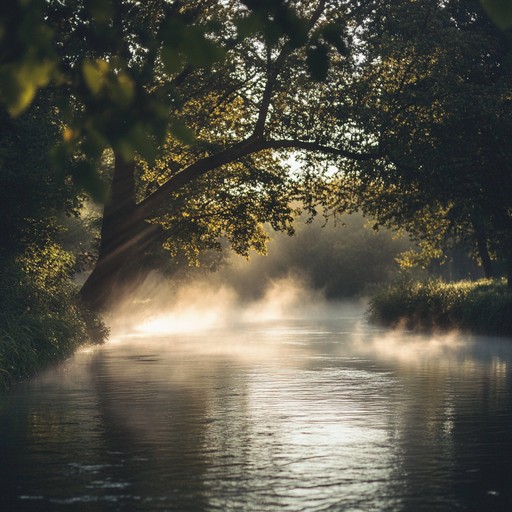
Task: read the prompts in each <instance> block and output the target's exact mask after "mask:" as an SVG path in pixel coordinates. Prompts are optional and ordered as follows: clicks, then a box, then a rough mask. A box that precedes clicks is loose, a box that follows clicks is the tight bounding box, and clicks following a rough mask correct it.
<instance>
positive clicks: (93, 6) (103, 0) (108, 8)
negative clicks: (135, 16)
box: [86, 0, 114, 24]
mask: <svg viewBox="0 0 512 512" xmlns="http://www.w3.org/2000/svg"><path fill="white" fill-rule="evenodd" d="M86 6H87V10H88V11H89V14H90V15H91V17H92V18H93V19H94V21H96V22H97V23H100V24H106V23H108V22H109V21H110V20H111V19H112V17H113V16H114V6H113V5H112V1H111V0H87V3H86Z"/></svg>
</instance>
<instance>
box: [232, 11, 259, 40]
mask: <svg viewBox="0 0 512 512" xmlns="http://www.w3.org/2000/svg"><path fill="white" fill-rule="evenodd" d="M264 23H265V22H264V20H263V19H262V17H261V16H260V15H259V14H257V13H255V12H251V13H250V14H249V15H247V16H244V17H243V18H239V19H238V20H236V21H235V25H236V30H237V32H238V35H239V36H240V37H242V38H244V37H247V36H250V35H252V34H256V33H257V32H259V31H260V30H262V28H263V26H264Z"/></svg>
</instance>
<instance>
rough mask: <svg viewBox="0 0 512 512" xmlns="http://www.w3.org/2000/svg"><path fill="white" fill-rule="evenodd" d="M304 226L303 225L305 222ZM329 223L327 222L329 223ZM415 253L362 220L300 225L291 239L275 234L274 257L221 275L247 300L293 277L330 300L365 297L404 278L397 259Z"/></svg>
mask: <svg viewBox="0 0 512 512" xmlns="http://www.w3.org/2000/svg"><path fill="white" fill-rule="evenodd" d="M302 220H303V219H302ZM324 221H325V219H324ZM408 247H410V243H409V242H408V241H407V240H406V239H397V238H396V237H395V236H394V234H393V233H391V232H389V231H386V230H382V231H379V232H376V231H374V230H373V229H371V227H370V226H369V225H368V221H367V220H366V219H364V218H363V217H362V216H361V215H358V214H355V215H345V216H343V217H341V218H340V219H339V220H338V222H336V223H334V222H332V219H329V220H328V221H327V222H326V223H324V222H323V220H322V219H320V218H317V219H314V220H313V221H312V222H309V223H305V222H298V223H297V225H296V233H295V235H294V236H292V237H290V236H287V235H285V234H281V233H275V234H274V235H273V236H272V240H271V241H270V243H269V245H268V255H267V256H265V257H258V256H257V255H255V256H252V257H251V260H250V261H249V262H248V263H246V262H244V263H241V264H240V265H239V266H235V267H234V268H229V267H228V268H227V269H226V271H224V272H221V275H222V276H223V282H228V283H230V284H232V285H233V286H234V287H235V288H236V289H237V291H238V293H239V294H240V295H241V296H243V297H248V298H254V297H255V296H259V295H262V294H263V292H264V291H265V290H266V288H267V286H268V284H269V282H270V281H272V280H274V279H281V278H286V277H288V276H289V275H292V276H294V277H296V278H299V279H302V280H304V281H305V282H306V283H308V285H309V286H310V287H311V288H312V289H314V290H321V291H322V292H323V293H324V294H325V296H326V297H327V298H329V299H339V298H343V297H351V296H354V295H362V294H364V293H367V292H368V291H369V289H371V288H372V287H374V286H375V285H376V284H379V283H383V282H388V281H389V280H391V279H392V278H393V277H396V275H397V274H398V271H399V269H398V265H397V264H396V261H395V258H396V257H397V255H398V254H399V253H400V252H401V251H403V250H405V249H406V248H408Z"/></svg>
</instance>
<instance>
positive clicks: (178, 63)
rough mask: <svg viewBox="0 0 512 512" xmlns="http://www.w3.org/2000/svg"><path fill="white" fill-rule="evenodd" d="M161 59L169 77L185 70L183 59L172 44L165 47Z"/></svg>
mask: <svg viewBox="0 0 512 512" xmlns="http://www.w3.org/2000/svg"><path fill="white" fill-rule="evenodd" d="M161 59H162V63H163V65H164V70H165V72H166V73H167V74H168V75H173V74H174V73H178V72H179V71H180V70H181V69H182V68H183V62H184V60H183V57H182V56H181V55H180V53H179V52H178V51H177V50H176V48H175V47H174V46H173V45H171V44H166V45H164V47H163V48H162V53H161Z"/></svg>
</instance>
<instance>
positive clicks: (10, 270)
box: [0, 243, 107, 388]
mask: <svg viewBox="0 0 512 512" xmlns="http://www.w3.org/2000/svg"><path fill="white" fill-rule="evenodd" d="M73 263H74V259H73V256H72V255H70V254H69V253H67V252H66V251H63V250H62V249H61V248H60V247H59V246H58V245H56V244H50V243H48V244H46V245H45V246H43V247H42V248H39V249H37V248H35V247H29V248H28V249H27V250H26V251H25V253H24V254H23V255H22V256H20V257H17V258H3V259H2V261H1V264H2V273H1V275H0V287H1V289H2V290H3V293H2V296H1V297H0V388H5V387H8V386H9V385H10V384H11V383H12V382H13V381H16V380H18V379H20V378H23V377H27V376H30V375H33V374H34V373H35V372H36V371H37V370H38V369H40V368H41V367H43V366H44V365H46V364H48V363H50V362H53V361H58V360H61V359H63V358H65V357H67V356H69V355H70V354H71V353H72V352H73V351H74V350H75V349H76V348H77V347H79V346H80V345H82V344H84V343H87V342H94V343H101V342H102V341H104V339H105V338H106V335H107V329H106V328H105V326H104V325H103V324H102V322H101V320H100V319H99V318H98V317H97V316H96V315H94V314H93V313H92V312H90V311H87V310H86V309H84V308H82V307H80V306H79V305H78V304H77V302H76V300H75V297H76V292H77V290H76V288H75V286H74V285H73V284H72V282H71V279H70V269H71V268H72V266H73Z"/></svg>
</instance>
